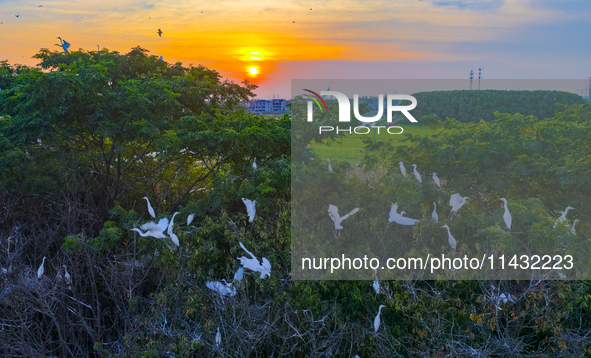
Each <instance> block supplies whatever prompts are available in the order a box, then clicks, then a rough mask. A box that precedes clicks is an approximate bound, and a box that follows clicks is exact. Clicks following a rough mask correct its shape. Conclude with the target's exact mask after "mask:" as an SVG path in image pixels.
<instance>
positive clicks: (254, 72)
mask: <svg viewBox="0 0 591 358" xmlns="http://www.w3.org/2000/svg"><path fill="white" fill-rule="evenodd" d="M248 72H250V74H251V75H256V74H257V73H259V69H258V68H256V67H254V66H253V67H250V68H249V69H248Z"/></svg>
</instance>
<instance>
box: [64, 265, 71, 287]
mask: <svg viewBox="0 0 591 358" xmlns="http://www.w3.org/2000/svg"><path fill="white" fill-rule="evenodd" d="M64 271H65V273H64V278H65V279H66V283H67V284H68V285H71V284H72V277H71V276H70V273H69V272H68V268H67V267H66V265H64Z"/></svg>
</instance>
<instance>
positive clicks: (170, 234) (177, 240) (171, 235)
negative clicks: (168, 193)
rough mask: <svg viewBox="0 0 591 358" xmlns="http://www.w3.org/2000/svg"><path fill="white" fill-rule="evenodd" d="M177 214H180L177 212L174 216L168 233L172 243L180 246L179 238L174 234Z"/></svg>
mask: <svg viewBox="0 0 591 358" xmlns="http://www.w3.org/2000/svg"><path fill="white" fill-rule="evenodd" d="M177 214H180V213H179V212H178V211H177V212H176V213H174V215H172V219H170V224H169V225H168V230H167V231H166V232H167V233H168V236H170V239H171V240H172V242H174V244H175V245H176V246H180V242H179V238H178V237H177V236H176V234H175V233H173V232H172V227H173V226H174V217H175V216H176V215H177Z"/></svg>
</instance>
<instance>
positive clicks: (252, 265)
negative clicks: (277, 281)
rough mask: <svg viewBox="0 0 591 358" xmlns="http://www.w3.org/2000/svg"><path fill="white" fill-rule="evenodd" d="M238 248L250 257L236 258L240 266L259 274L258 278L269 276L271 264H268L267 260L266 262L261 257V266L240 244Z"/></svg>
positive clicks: (265, 259)
mask: <svg viewBox="0 0 591 358" xmlns="http://www.w3.org/2000/svg"><path fill="white" fill-rule="evenodd" d="M240 247H242V249H243V250H244V251H246V253H247V254H248V255H250V257H251V258H250V259H249V258H246V257H244V256H242V257H238V260H239V261H240V264H241V265H242V266H244V267H245V268H247V269H249V270H252V271H256V272H260V273H261V276H260V278H266V277H269V276H271V263H270V262H269V260H267V258H266V257H263V264H262V265H261V264H260V263H259V260H258V259H257V257H256V256H255V255H253V254H252V252H250V251H248V250H247V249H246V247H244V245H243V244H242V243H240Z"/></svg>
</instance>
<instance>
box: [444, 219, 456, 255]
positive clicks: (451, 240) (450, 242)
mask: <svg viewBox="0 0 591 358" xmlns="http://www.w3.org/2000/svg"><path fill="white" fill-rule="evenodd" d="M442 227H444V228H446V229H447V235H448V238H447V242H449V246H451V248H452V250H454V251H456V245H457V242H456V239H454V237H453V236H451V231H449V226H447V225H443V226H442Z"/></svg>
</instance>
